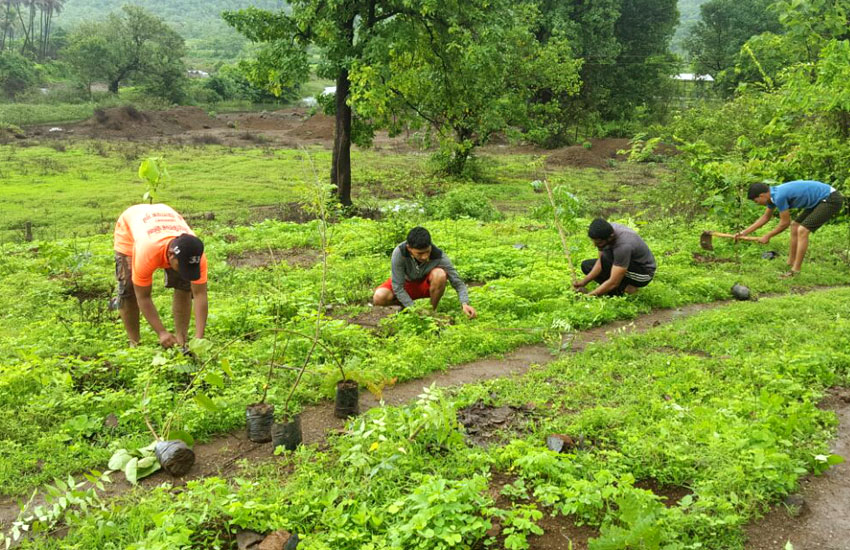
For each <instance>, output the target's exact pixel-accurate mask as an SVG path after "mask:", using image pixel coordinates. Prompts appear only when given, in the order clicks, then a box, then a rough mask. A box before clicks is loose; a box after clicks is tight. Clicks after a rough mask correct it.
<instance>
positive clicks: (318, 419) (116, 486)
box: [0, 288, 850, 550]
mask: <svg viewBox="0 0 850 550" xmlns="http://www.w3.org/2000/svg"><path fill="white" fill-rule="evenodd" d="M812 290H813V291H818V290H825V289H821V288H818V289H812ZM764 298H769V297H768V296H763V299H764ZM729 303H730V302H729V301H718V302H712V303H707V304H692V305H688V306H684V307H681V308H675V309H660V310H655V311H652V312H650V313H647V314H645V315H641V316H639V317H637V318H635V319H631V320H626V321H616V322H613V323H609V324H606V325H602V326H599V327H595V328H591V329H588V330H584V331H581V332H578V333H576V334H575V337H574V338H573V340H572V345H571V348H570V351H569V352H566V353H578V352H580V351H582V350H583V349H584V348H585V347H587V345H588V344H591V343H601V342H606V341H608V340H609V339H610V338H611V337H613V336H617V335H622V334H629V333H642V332H646V331H647V330H649V329H651V328H654V327H657V326H659V325H662V324H665V323H668V322H671V321H673V320H677V319H680V318H684V317H688V316H691V315H694V314H696V313H699V312H701V311H705V310H709V309H714V308H717V307H722V306H725V305H728V304H729ZM563 355H564V353H562V354H561V355H560V356H563ZM558 357H559V356H557V355H553V354H552V352H551V351H550V350H549V348H547V347H546V346H544V345H531V346H523V347H520V348H517V349H516V350H514V351H512V352H510V353H508V354H506V355H505V356H504V357H492V358H485V359H480V360H477V361H473V362H471V363H466V364H464V365H459V366H456V367H454V368H452V369H449V370H447V371H445V372H437V373H432V374H430V375H428V376H426V377H424V378H420V379H417V380H411V381H408V382H404V383H401V384H398V385H396V386H394V387H392V388H388V389H385V390H384V393H383V399H384V402H385V403H386V404H387V405H400V404H403V403H407V402H410V401H411V400H413V399H415V398H416V396H418V395H419V394H420V393H421V392H422V389H423V388H424V387H427V386H430V385H431V384H432V383H433V384H435V385H436V386H438V387H448V386H457V385H461V384H469V383H475V382H479V381H482V380H490V379H493V378H500V377H506V376H519V375H522V374H524V373H525V372H526V371H527V370H528V369H529V367H531V366H532V365H536V364H545V363H549V362H551V361H553V360H555V359H557V358H558ZM377 406H379V403H378V402H377V400H376V399H375V398H374V397H373V396H372V395H371V394H364V395H362V396H361V399H360V410H361V412H365V411H367V410H369V409H371V408H373V407H377ZM333 409H334V404H333V403H332V402H322V403H318V404H316V405H311V406H308V407H306V408H305V410H304V411H303V413H302V415H301V424H302V431H303V440H304V443H305V444H314V443H317V444H319V445H321V444H322V443H323V442H324V441H325V438H326V436H327V434H328V433H329V432H333V431H338V430H341V429H343V427H344V421H342V420H339V419H337V418H334V416H333ZM843 411H844V412H843V413H841V412H840V411H839V414H843V416H842V417H841V418H842V435H841V436H840V437H839V447H841V448H837V450H836V451H835V452H837V453H838V454H841V455H842V456H847V457H850V452H848V449H847V446H848V445H850V434H848V433H847V431H848V423H849V422H850V418H848V415H850V408H848V406H846V405H845V407H844V409H843ZM841 449H843V452H842V450H841ZM272 450H273V449H272V445H271V443H259V444H258V443H252V442H251V441H249V440H248V439H247V437H246V435H245V431H244V430H236V431H234V432H231V433H229V434H226V435H222V436H220V437H217V438H214V439H213V440H212V441H210V442H207V443H201V444H197V445H196V446H195V448H194V451H195V454H196V462H195V465H194V466H193V467H192V470H191V471H190V472H189V474H188V475H186V476H185V477H183V478H179V479H174V478H170V477H169V476H168V475H167V474H165V473H163V472H159V473H157V474H154V475H153V476H150V477H148V478H146V479H144V480H142V481H141V482H140V485H141V486H143V487H154V486H156V485H159V484H160V483H163V482H166V481H171V482H172V483H174V484H175V485H177V486H179V485H183V484H185V482H186V481H189V480H192V479H198V478H203V477H209V476H214V475H217V476H230V475H233V474H234V473H235V472H236V471H237V470H238V468H239V465H238V462H239V461H240V460H241V459H243V458H254V459H262V458H267V457H270V456H271V455H272ZM842 467H843V468H842ZM842 467H839V468H836V469H834V471H836V472H840V473H839V474H834V473H833V471H831V472H830V473H829V474H828V475H827V476H823V477H821V478H815V479H814V480H812V483H815V482H820V481H822V480H829V481H830V482H831V480H832V479H834V478H835V477H836V475H839V476H840V475H843V478H840V479H841V480H840V481H839V483H838V485H837V486H836V487H834V488H832V489H829V490H834V491H839V490H840V489H841V488H842V487H843V492H840V494H838V493H837V494H836V495H835V499H834V500H831V501H830V500H829V498H825V500H824V508H823V509H821V508H817V509H816V508H815V503H816V502H817V501H816V500H812V501H811V503H810V507H811V509H812V510H811V514H808V515H809V516H817V517H818V518H819V519H818V520H817V521H819V522H820V524H821V527H823V529H822V530H821V531H822V532H821V535H824V536H826V535H827V534H830V533H833V532H835V536H836V537H839V538H838V539H835V540H841V541H845V542H843V543H837V542H836V543H835V544H837V545H835V544H834V545H833V546H828V545H827V546H805V547H804V548H805V549H811V550H850V543H848V542H846V541H850V536H847V533H848V532H850V531H848V530H850V517H846V516H847V515H846V514H844V517H843V522H842V521H841V520H839V519H837V518H836V515H837V514H839V513H841V512H842V508H846V503H847V502H850V480H849V479H848V477H850V471H848V470H850V466H847V465H846V464H845V465H842ZM113 481H114V482H113V483H112V484H110V485H108V486H107V488H106V491H105V494H104V497H105V498H109V497H112V496H117V495H120V494H122V493H124V492H126V491H128V490H130V489H131V486H130V485H129V484H128V483H127V482H126V481H124V479H123V476H122V475H121V474H120V473H118V474H115V476H114V479H113ZM842 484H843V485H842ZM830 487H832V484H831V483H830ZM40 501H41V502H43V498H42V499H41V500H40ZM17 514H18V506H17V499H10V498H4V499H2V500H0V530H4V529H5V528H6V526H8V525H9V524H10V523H11V522H12V521H14V519H15V518H16V517H17ZM822 514H823V515H822ZM769 517H770V516H769ZM800 519H801V520H805V519H806V517H805V516H803V517H801V518H800ZM766 521H767V520H766ZM777 522H778V523H780V524H787V523H788V522H787V521H786V518H782V517H779V518H778V520H777ZM842 524H843V527H841V529H843V530H840V531H839V530H838V529H839V528H838V527H835V525H842ZM826 525H831V526H832V527H829V528H826V527H824V526H826ZM561 528H562V529H563V526H562V527H561ZM767 532H770V533H772V532H774V531H771V530H770V529H769V528H768V529H767ZM777 532H778V531H777ZM756 536H758V535H756ZM830 536H832V535H830ZM840 537H844V538H840ZM545 538H548V537H545ZM771 540H772V539H771ZM784 540H785V539H783V545H784ZM824 540H830V539H824ZM540 542H542V543H543V545H542V546H535V548H553V547H555V546H546V544H547V543H551V542H553V541H545V542H544V541H540ZM842 544H843V546H842ZM576 548H581V546H577V547H576ZM773 548H781V547H780V546H753V547H752V548H749V547H748V550H768V549H771V550H772V549H773ZM795 549H796V550H800V548H798V547H795Z"/></svg>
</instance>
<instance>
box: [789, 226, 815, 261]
mask: <svg viewBox="0 0 850 550" xmlns="http://www.w3.org/2000/svg"><path fill="white" fill-rule="evenodd" d="M809 233H811V231H809V230H808V229H807V228H805V227H803V226H802V225H800V226H798V227H797V252H796V255H795V256H794V265H792V266H791V270H792V271H797V272H799V271H800V269H801V268H802V267H803V259H804V258H805V257H806V251H807V250H808V249H809Z"/></svg>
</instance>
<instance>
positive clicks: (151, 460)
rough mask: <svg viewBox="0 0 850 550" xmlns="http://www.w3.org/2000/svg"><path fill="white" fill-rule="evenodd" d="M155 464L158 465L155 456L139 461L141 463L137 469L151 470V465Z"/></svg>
mask: <svg viewBox="0 0 850 550" xmlns="http://www.w3.org/2000/svg"><path fill="white" fill-rule="evenodd" d="M155 463H156V457H155V456H146V457H145V458H140V459H139V463H138V466H137V468H138V469H140V470H141V469H142V468H149V467H150V466H151V464H155Z"/></svg>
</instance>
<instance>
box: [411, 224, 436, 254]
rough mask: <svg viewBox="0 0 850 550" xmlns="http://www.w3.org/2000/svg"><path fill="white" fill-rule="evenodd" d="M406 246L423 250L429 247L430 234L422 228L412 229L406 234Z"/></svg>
mask: <svg viewBox="0 0 850 550" xmlns="http://www.w3.org/2000/svg"><path fill="white" fill-rule="evenodd" d="M407 246H409V247H410V248H415V249H416V250H424V249H426V248H428V247H429V246H431V234H430V233H428V230H427V229H425V228H424V227H414V228H413V229H411V230H410V233H408V234H407Z"/></svg>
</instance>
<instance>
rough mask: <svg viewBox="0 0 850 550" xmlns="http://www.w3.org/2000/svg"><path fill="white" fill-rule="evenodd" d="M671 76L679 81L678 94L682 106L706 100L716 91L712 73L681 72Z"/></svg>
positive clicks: (677, 84)
mask: <svg viewBox="0 0 850 550" xmlns="http://www.w3.org/2000/svg"><path fill="white" fill-rule="evenodd" d="M670 78H672V79H673V80H676V81H677V83H676V85H675V86H676V88H677V90H678V91H677V93H676V96H677V99H678V101H679V104H680V105H681V106H682V107H687V106H689V105H692V104H694V103H697V102H700V101H704V100H706V99H708V98H709V97H711V95H712V93H713V91H714V90H713V88H714V77H713V76H711V75H710V74H694V73H679V74H677V75H673V76H671V77H670Z"/></svg>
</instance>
